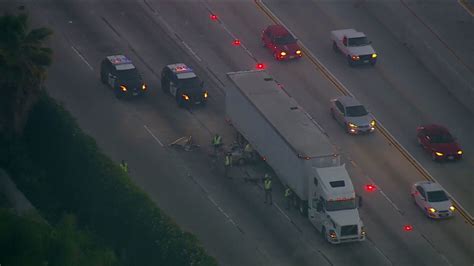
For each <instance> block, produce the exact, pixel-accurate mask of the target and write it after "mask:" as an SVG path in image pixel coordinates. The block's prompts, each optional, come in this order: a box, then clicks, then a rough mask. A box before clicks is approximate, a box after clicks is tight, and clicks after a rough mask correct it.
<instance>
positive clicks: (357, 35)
mask: <svg viewBox="0 0 474 266" xmlns="http://www.w3.org/2000/svg"><path fill="white" fill-rule="evenodd" d="M349 37H350V38H360V37H366V36H365V34H364V33H363V32H359V31H356V32H352V33H351V34H350V36H349Z"/></svg>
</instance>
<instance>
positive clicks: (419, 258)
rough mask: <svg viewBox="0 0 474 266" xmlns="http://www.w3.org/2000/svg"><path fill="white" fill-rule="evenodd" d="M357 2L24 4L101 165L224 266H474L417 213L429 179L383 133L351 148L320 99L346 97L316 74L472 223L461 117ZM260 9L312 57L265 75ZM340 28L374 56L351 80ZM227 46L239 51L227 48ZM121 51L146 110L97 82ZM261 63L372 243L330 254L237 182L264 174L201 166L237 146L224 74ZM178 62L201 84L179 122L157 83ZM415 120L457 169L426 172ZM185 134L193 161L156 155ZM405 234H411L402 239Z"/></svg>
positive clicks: (467, 245) (55, 85)
mask: <svg viewBox="0 0 474 266" xmlns="http://www.w3.org/2000/svg"><path fill="white" fill-rule="evenodd" d="M360 2H361V1H340V2H336V3H335V4H334V3H331V2H328V1H324V2H312V1H295V2H293V1H292V2H290V1H265V3H264V4H262V5H256V4H255V2H254V1H243V0H242V1H219V2H218V1H176V2H171V1H151V0H147V1H138V0H137V1H132V0H128V1H113V2H112V1H82V0H81V1H79V0H78V1H72V0H70V1H62V0H54V1H39V2H34V3H33V2H28V3H27V4H26V7H27V10H29V12H31V13H32V14H33V17H34V22H35V24H37V25H46V26H48V27H51V28H53V29H54V31H55V36H54V38H53V40H52V41H51V46H52V48H53V49H54V51H55V54H54V65H53V67H52V68H51V69H50V71H49V77H48V81H47V86H48V90H49V92H50V93H51V94H52V95H53V96H54V97H55V98H57V99H58V100H60V101H61V102H63V103H64V105H65V106H66V108H67V109H68V110H70V111H71V112H72V114H73V115H74V116H75V117H76V118H77V120H78V122H79V124H80V125H81V127H82V128H83V129H84V130H85V131H86V132H87V133H88V134H90V135H91V136H93V137H94V138H95V139H96V140H97V143H98V144H99V145H100V146H101V148H102V149H103V150H104V151H105V152H106V153H107V154H108V155H109V156H110V157H112V158H113V159H115V160H116V161H117V162H118V161H119V160H121V159H125V160H127V161H128V162H129V165H130V168H131V175H132V178H133V180H134V181H135V182H136V183H137V184H138V185H139V186H140V187H142V188H143V189H144V190H145V191H146V192H147V193H148V194H149V195H150V197H151V198H152V199H153V200H154V201H155V202H156V203H157V205H158V206H159V207H160V208H162V209H163V210H164V211H165V212H167V213H168V214H169V215H170V216H171V217H173V218H174V219H175V220H176V221H177V223H178V224H179V225H180V226H181V227H183V228H184V229H186V230H189V231H191V232H193V233H194V234H195V235H196V236H197V237H198V238H199V239H200V240H201V241H202V243H203V245H204V247H205V248H206V250H208V251H209V253H210V254H211V255H213V256H215V257H216V258H217V259H218V261H219V262H220V264H221V265H472V264H473V263H474V256H473V254H474V253H473V251H474V234H473V227H472V225H471V224H468V223H466V221H465V218H464V217H462V216H461V215H457V217H455V218H454V219H449V220H445V221H431V220H428V219H427V218H426V217H425V216H424V215H423V214H422V213H421V211H420V210H418V209H417V207H416V206H415V205H414V204H413V202H412V200H411V198H410V195H409V188H410V185H411V184H412V183H413V182H416V181H419V180H423V178H424V177H423V176H422V175H421V174H420V172H419V171H418V170H417V169H416V167H414V166H413V164H412V163H411V162H409V160H408V159H407V157H406V155H403V153H402V152H400V148H397V147H396V145H394V143H393V140H391V139H390V137H387V135H386V134H381V133H380V132H376V133H375V134H373V135H368V136H356V137H351V136H348V135H346V134H345V133H344V132H343V130H342V128H340V127H339V126H338V125H337V124H336V123H335V122H334V121H333V120H332V119H331V117H330V115H329V110H328V108H329V99H330V98H331V97H334V96H337V95H339V94H340V93H341V91H340V88H339V89H338V87H337V86H335V85H334V82H332V81H330V79H329V78H328V74H327V73H324V71H321V65H323V66H324V67H326V68H327V69H328V70H329V71H330V72H331V73H333V74H334V76H335V77H336V78H337V80H339V81H340V83H342V84H343V85H344V86H345V88H347V89H348V90H350V91H351V92H352V93H353V94H355V95H356V96H357V97H358V98H359V99H360V100H361V101H362V102H363V103H365V104H366V105H367V106H368V107H369V108H370V110H371V111H372V112H373V113H374V114H375V116H376V117H377V119H378V121H380V122H381V123H382V124H383V126H384V127H385V128H386V129H387V131H388V132H390V134H391V135H393V136H394V138H395V139H396V140H397V141H398V142H399V143H401V145H403V147H405V149H406V150H407V151H409V152H410V153H411V155H412V156H413V157H414V158H416V159H417V160H418V161H419V162H420V163H421V164H422V165H423V166H424V167H425V168H426V169H427V170H428V171H429V173H430V174H431V175H432V176H433V177H435V178H436V179H437V180H438V181H439V182H440V183H441V184H442V185H443V186H445V187H446V188H447V189H448V191H449V192H450V193H451V194H452V195H453V196H454V197H455V198H456V199H457V200H458V201H459V202H460V204H461V205H462V206H465V209H466V210H467V211H468V212H470V213H473V211H472V209H474V203H473V198H472V188H473V187H474V186H473V181H472V169H474V160H473V157H470V156H469V154H473V153H474V141H473V140H472V139H471V138H469V137H470V136H471V135H472V133H470V132H473V129H474V128H473V127H474V126H473V124H472V114H470V113H468V112H466V111H465V109H464V108H463V107H462V106H460V105H458V104H457V102H456V101H455V100H454V99H452V98H451V96H450V95H449V94H447V93H446V92H445V90H444V89H443V87H442V86H441V85H440V84H439V83H438V82H437V80H436V77H435V76H433V75H432V74H430V73H429V72H428V71H426V69H425V68H424V67H423V66H422V65H421V64H420V63H419V62H418V61H417V60H416V57H415V56H413V55H410V54H409V53H408V52H407V48H406V47H404V46H403V45H402V44H401V43H399V42H398V41H397V39H395V38H394V37H393V36H392V35H390V34H389V33H388V32H386V31H385V29H384V28H383V27H381V26H380V25H379V24H378V23H377V22H376V21H374V19H373V17H371V16H370V14H367V12H366V11H365V9H364V8H363V7H361V6H360ZM266 9H268V10H271V12H273V13H274V16H275V17H277V18H278V19H280V20H281V21H282V22H283V23H284V24H285V25H287V26H288V27H289V28H290V29H291V30H292V31H293V32H294V33H295V35H296V36H297V37H298V38H299V39H300V41H301V42H302V43H303V44H304V45H305V47H307V48H308V50H309V51H310V52H311V53H312V55H310V54H307V55H305V56H304V57H303V58H302V59H301V60H298V61H292V62H274V61H273V60H272V56H271V54H270V53H269V52H268V51H266V50H265V49H263V48H262V47H261V44H260V39H259V37H260V34H261V31H262V29H263V28H264V27H265V26H266V25H268V24H271V23H273V22H272V20H271V18H272V16H269V15H267V14H266V13H265V12H263V11H262V10H266ZM211 12H213V13H215V14H218V16H219V20H218V21H212V20H210V19H209V14H210V13H211ZM267 13H268V12H267ZM273 19H275V18H273ZM346 27H353V28H356V29H359V30H363V31H364V32H366V33H367V34H368V36H369V37H370V38H371V39H372V41H373V42H374V46H375V49H377V51H378V53H379V54H380V58H381V60H380V61H379V62H378V63H377V66H376V67H375V68H373V67H361V68H349V67H348V66H347V64H346V62H345V60H344V58H342V57H340V55H338V54H334V53H333V52H332V50H331V43H330V41H329V31H330V30H332V29H337V28H346ZM235 38H238V39H240V40H241V42H242V45H241V46H233V45H232V41H233V39H235ZM116 53H122V54H126V55H127V56H129V57H130V58H131V59H132V60H133V61H134V62H135V64H136V65H137V66H138V68H139V69H140V70H141V72H142V74H143V77H144V79H145V80H146V82H147V83H148V84H149V88H150V93H149V95H147V97H145V98H142V99H136V100H132V101H119V100H117V99H116V98H115V97H114V96H113V93H112V91H111V90H109V89H107V88H106V87H105V86H104V85H102V84H101V83H100V80H99V63H100V61H101V59H102V58H103V57H104V56H107V55H110V54H116ZM313 56H314V57H313ZM315 58H317V60H319V63H318V61H317V60H316V59H315ZM257 61H258V62H264V63H265V64H266V66H267V69H268V71H269V73H270V74H271V75H273V76H274V77H275V78H276V79H277V80H278V81H280V82H281V83H282V84H283V85H284V86H285V90H287V91H288V92H289V93H290V94H291V95H292V96H293V97H294V98H295V99H296V100H297V101H298V102H299V103H300V104H301V105H302V106H303V107H304V108H305V109H306V110H307V111H308V112H309V113H310V114H311V115H312V116H313V117H314V118H315V119H316V120H317V121H318V123H320V124H321V125H322V126H323V128H324V129H325V131H326V132H327V133H328V135H329V136H330V138H331V140H332V141H333V142H334V143H335V144H336V145H337V146H338V147H339V149H340V150H341V152H342V153H343V154H344V159H345V161H346V167H347V168H348V170H349V172H350V174H351V176H352V177H353V183H354V185H355V186H356V191H357V192H358V193H359V194H361V195H362V196H363V197H364V206H363V207H362V209H361V216H362V219H363V221H364V223H365V225H366V228H367V231H368V236H369V237H368V238H369V239H368V241H365V242H361V243H352V244H347V245H339V246H332V245H330V244H327V243H325V242H324V241H323V240H322V239H321V237H320V236H319V233H318V232H317V231H316V230H315V229H314V228H313V227H312V226H311V224H310V223H309V221H308V220H306V219H305V218H303V217H301V216H300V215H299V214H298V213H297V212H296V211H295V210H290V211H286V210H283V209H282V208H281V207H280V206H282V205H283V192H282V189H281V187H279V186H278V185H277V186H276V188H275V191H274V198H275V199H276V204H275V205H273V206H268V205H264V204H263V191H262V189H261V186H260V185H258V184H255V183H248V182H244V180H243V178H244V177H246V176H253V177H257V176H259V175H261V174H262V172H261V169H256V168H252V167H242V168H235V169H233V171H232V173H231V174H232V177H233V178H232V179H225V178H223V176H222V170H221V167H220V164H221V162H220V161H218V162H217V164H216V165H217V167H216V166H215V164H214V163H213V162H212V159H211V158H210V157H209V156H208V152H209V147H208V144H209V142H210V138H211V135H212V134H213V133H215V132H218V133H220V134H221V135H223V136H224V142H225V143H226V144H229V143H230V142H231V140H232V139H233V136H234V131H233V129H232V128H231V127H230V126H229V125H228V124H227V123H226V120H225V106H224V101H223V99H224V98H223V95H224V93H225V88H226V86H228V84H229V83H228V81H227V79H226V77H225V73H227V72H229V71H239V70H247V69H252V68H254V66H255V63H256V62H257ZM176 62H184V63H187V64H189V65H191V66H192V67H193V68H194V69H195V70H196V71H197V73H198V74H199V75H200V76H201V77H202V78H203V80H204V81H205V82H206V84H207V86H208V88H209V91H210V95H211V98H210V102H209V103H208V105H207V106H206V107H205V108H195V109H192V110H184V109H180V108H178V107H177V105H176V103H175V102H174V101H173V99H172V98H171V97H170V96H168V95H165V94H164V93H163V92H162V91H161V88H160V84H159V74H160V70H161V69H162V67H163V66H164V65H166V64H169V63H176ZM439 106H443V108H439ZM425 122H439V123H443V124H445V125H447V126H449V127H450V128H451V129H452V131H453V133H454V134H455V135H456V136H457V137H458V139H459V140H460V142H461V143H462V145H463V147H464V149H465V151H466V154H467V155H466V158H464V159H463V160H462V161H460V162H456V163H449V164H436V163H433V162H431V161H430V158H429V156H428V155H427V154H424V153H423V152H422V151H420V149H419V148H418V147H416V142H415V138H414V136H415V134H414V132H415V128H416V126H418V125H419V124H420V123H425ZM190 135H192V136H193V138H194V139H195V140H196V142H197V143H198V144H200V145H201V146H202V147H201V150H200V151H196V152H183V151H176V150H174V149H172V148H170V147H168V146H167V144H168V143H170V142H172V141H174V140H175V139H177V138H179V137H182V136H190ZM369 182H370V183H375V184H376V185H377V187H378V188H379V190H378V191H376V192H372V193H368V192H365V191H364V190H363V186H364V184H367V183H369ZM406 224H410V225H412V226H413V228H414V230H413V231H410V232H405V231H404V230H403V226H404V225H406Z"/></svg>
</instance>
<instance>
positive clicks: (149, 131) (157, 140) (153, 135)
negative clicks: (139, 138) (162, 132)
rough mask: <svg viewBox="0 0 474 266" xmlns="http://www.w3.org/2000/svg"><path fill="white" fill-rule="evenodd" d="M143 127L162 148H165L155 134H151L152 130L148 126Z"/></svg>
mask: <svg viewBox="0 0 474 266" xmlns="http://www.w3.org/2000/svg"><path fill="white" fill-rule="evenodd" d="M143 127H144V128H145V130H146V131H147V132H148V133H149V134H150V135H151V136H152V137H153V138H154V139H155V140H156V142H158V144H160V146H161V147H163V146H164V145H163V143H162V142H161V141H160V140H159V139H158V138H157V137H156V136H155V134H153V132H151V130H150V129H149V128H148V127H147V126H146V125H143Z"/></svg>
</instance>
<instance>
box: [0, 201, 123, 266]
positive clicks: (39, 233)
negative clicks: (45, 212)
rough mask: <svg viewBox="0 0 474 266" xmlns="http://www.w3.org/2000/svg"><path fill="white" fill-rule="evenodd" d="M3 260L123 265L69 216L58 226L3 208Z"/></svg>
mask: <svg viewBox="0 0 474 266" xmlns="http://www.w3.org/2000/svg"><path fill="white" fill-rule="evenodd" d="M0 261H1V262H2V265H5V266H16V265H22V266H28V265H48V266H64V265H68V266H76V265H77V266H80V265H90V266H93V265H97V266H109V265H110V266H111V265H119V264H118V260H117V258H116V257H115V255H114V253H113V252H112V250H110V249H104V248H102V247H100V246H98V245H97V244H96V241H93V238H92V237H91V236H90V235H89V234H87V233H85V232H80V231H78V230H77V229H76V227H75V222H74V217H73V216H72V215H65V216H64V217H63V219H62V220H61V222H60V223H59V225H58V226H57V227H51V226H49V225H48V224H46V223H44V222H39V221H36V220H34V219H29V218H28V217H20V216H17V215H16V214H14V213H13V212H11V211H8V210H6V209H0Z"/></svg>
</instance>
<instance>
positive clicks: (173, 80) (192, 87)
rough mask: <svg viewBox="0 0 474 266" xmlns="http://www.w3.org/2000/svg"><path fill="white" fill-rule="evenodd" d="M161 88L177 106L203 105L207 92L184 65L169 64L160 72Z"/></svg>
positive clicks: (205, 101)
mask: <svg viewBox="0 0 474 266" xmlns="http://www.w3.org/2000/svg"><path fill="white" fill-rule="evenodd" d="M161 88H162V89H163V91H164V92H165V93H169V94H171V96H173V97H174V98H175V99H176V102H177V103H178V106H180V107H184V106H189V105H192V104H201V105H205V104H206V103H207V98H208V97H209V95H208V92H207V91H206V90H205V89H204V82H203V81H201V80H200V79H199V78H198V76H197V75H196V74H195V73H194V72H193V70H192V69H191V68H190V67H188V66H187V65H185V64H182V63H179V64H171V65H167V66H165V67H164V68H163V70H162V72H161Z"/></svg>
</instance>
